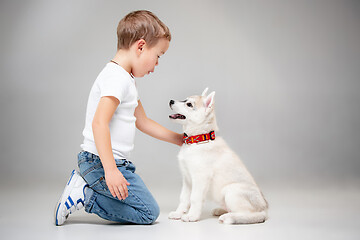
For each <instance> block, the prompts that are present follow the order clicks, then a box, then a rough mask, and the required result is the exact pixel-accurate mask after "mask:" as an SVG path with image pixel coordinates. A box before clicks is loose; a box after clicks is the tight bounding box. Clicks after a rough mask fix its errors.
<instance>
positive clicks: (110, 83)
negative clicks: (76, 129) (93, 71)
mask: <svg viewBox="0 0 360 240" xmlns="http://www.w3.org/2000/svg"><path fill="white" fill-rule="evenodd" d="M104 96H114V97H116V98H117V99H119V101H120V104H119V106H118V107H117V109H116V111H115V113H114V115H113V117H112V119H111V120H110V123H109V128H110V136H111V146H112V152H113V155H114V158H115V159H129V157H130V152H131V150H132V149H133V148H134V137H135V120H136V118H135V116H134V111H135V108H136V107H137V105H138V99H139V98H138V92H137V89H136V86H135V80H134V79H133V78H132V77H131V75H130V74H129V73H128V72H127V71H125V70H124V69H123V68H122V67H121V66H119V65H117V64H115V63H112V62H109V63H108V64H106V66H105V68H104V69H103V70H102V71H101V72H100V74H99V76H98V77H97V78H96V80H95V82H94V85H93V86H92V88H91V91H90V95H89V99H88V103H87V108H86V120H85V128H84V131H83V135H84V142H83V144H81V148H82V149H83V150H84V151H88V152H91V153H93V154H96V155H99V154H98V152H97V150H96V146H95V141H94V134H93V131H92V121H93V119H94V115H95V112H96V108H97V106H98V103H99V101H100V98H101V97H104Z"/></svg>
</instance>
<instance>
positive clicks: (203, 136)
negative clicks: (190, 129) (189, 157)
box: [183, 131, 215, 144]
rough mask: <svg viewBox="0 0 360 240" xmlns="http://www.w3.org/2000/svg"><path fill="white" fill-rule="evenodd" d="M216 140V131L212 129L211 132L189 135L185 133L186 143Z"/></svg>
mask: <svg viewBox="0 0 360 240" xmlns="http://www.w3.org/2000/svg"><path fill="white" fill-rule="evenodd" d="M210 140H211V141H213V140H215V132H214V131H211V132H209V133H205V134H200V135H195V136H190V137H189V136H188V135H187V134H186V133H184V137H183V143H185V144H193V143H201V142H204V143H205V142H209V141H210Z"/></svg>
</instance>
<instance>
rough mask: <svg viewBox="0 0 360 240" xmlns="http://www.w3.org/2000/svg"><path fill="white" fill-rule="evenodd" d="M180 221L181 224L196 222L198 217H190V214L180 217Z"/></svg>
mask: <svg viewBox="0 0 360 240" xmlns="http://www.w3.org/2000/svg"><path fill="white" fill-rule="evenodd" d="M181 220H182V221H183V222H197V221H199V220H200V216H197V215H192V214H184V215H183V216H182V217H181Z"/></svg>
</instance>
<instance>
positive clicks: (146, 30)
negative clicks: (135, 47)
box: [117, 10, 171, 50]
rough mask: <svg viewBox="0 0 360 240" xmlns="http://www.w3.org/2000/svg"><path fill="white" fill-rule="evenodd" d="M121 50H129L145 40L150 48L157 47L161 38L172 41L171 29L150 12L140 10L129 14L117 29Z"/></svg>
mask: <svg viewBox="0 0 360 240" xmlns="http://www.w3.org/2000/svg"><path fill="white" fill-rule="evenodd" d="M117 36H118V44H117V48H118V50H119V49H129V48H130V46H131V45H132V44H134V43H135V42H136V41H138V40H140V39H144V40H145V41H146V44H147V45H149V47H152V46H155V45H156V43H157V42H158V40H159V39H160V38H166V39H168V40H169V41H171V34H170V30H169V28H168V27H167V26H166V25H165V24H164V23H163V22H162V21H160V19H159V18H158V17H157V16H156V15H155V14H153V13H152V12H150V11H146V10H139V11H134V12H131V13H129V14H127V15H126V16H125V17H124V18H123V19H121V20H120V22H119V25H118V27H117Z"/></svg>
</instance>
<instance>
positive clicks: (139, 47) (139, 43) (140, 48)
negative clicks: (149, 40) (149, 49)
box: [136, 39, 146, 53]
mask: <svg viewBox="0 0 360 240" xmlns="http://www.w3.org/2000/svg"><path fill="white" fill-rule="evenodd" d="M136 44H137V45H136V47H137V51H139V52H140V53H141V52H142V51H143V50H144V47H145V45H146V41H145V40H144V39H140V40H138V41H137V43H136Z"/></svg>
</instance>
